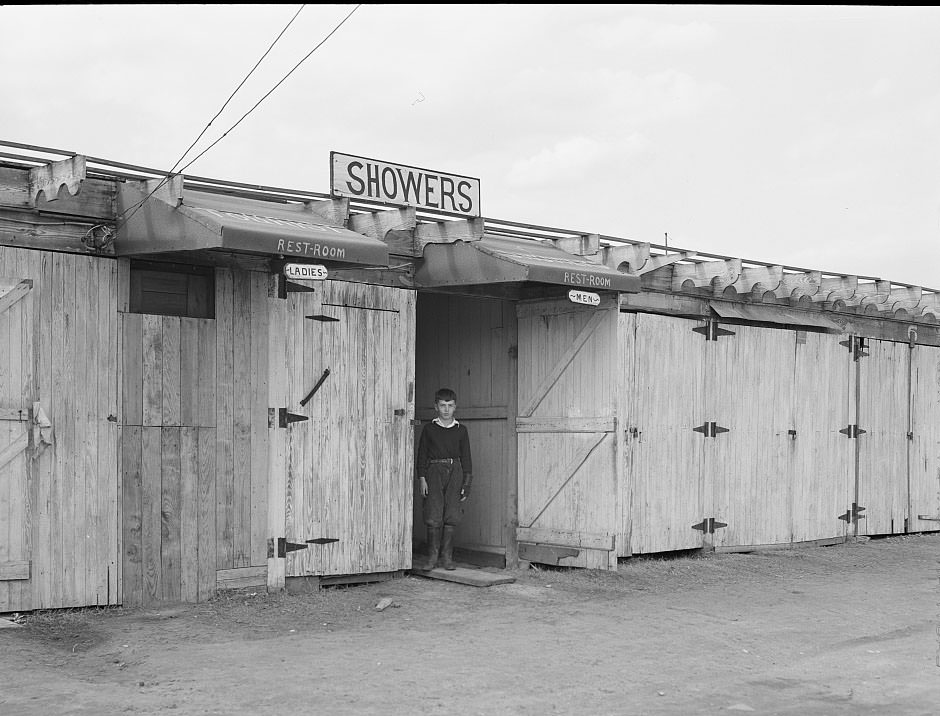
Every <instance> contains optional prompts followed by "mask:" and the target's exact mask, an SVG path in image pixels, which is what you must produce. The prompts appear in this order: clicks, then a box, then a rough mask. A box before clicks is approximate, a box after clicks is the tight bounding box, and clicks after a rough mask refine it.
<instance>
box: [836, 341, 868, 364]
mask: <svg viewBox="0 0 940 716" xmlns="http://www.w3.org/2000/svg"><path fill="white" fill-rule="evenodd" d="M839 345H840V346H845V347H846V348H848V349H849V353H851V354H852V360H855V361H857V360H858V359H859V358H866V357H867V356H868V351H867V350H865V349H866V348H867V347H868V344H867V343H865V339H864V338H862V337H860V336H849V337H848V338H846V339H845V340H844V341H839Z"/></svg>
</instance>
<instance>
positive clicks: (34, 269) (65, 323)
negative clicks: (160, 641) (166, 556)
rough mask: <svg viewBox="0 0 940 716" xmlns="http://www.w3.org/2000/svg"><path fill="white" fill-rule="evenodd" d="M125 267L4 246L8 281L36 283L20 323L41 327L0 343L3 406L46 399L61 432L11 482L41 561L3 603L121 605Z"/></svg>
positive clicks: (16, 316) (10, 607)
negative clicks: (120, 283)
mask: <svg viewBox="0 0 940 716" xmlns="http://www.w3.org/2000/svg"><path fill="white" fill-rule="evenodd" d="M116 266H117V263H116V262H115V261H113V260H108V259H102V258H95V257H90V256H79V255H73V254H55V253H49V252H39V251H31V250H26V249H16V248H9V247H0V277H15V278H26V279H30V280H31V281H32V282H33V288H32V291H31V292H30V295H29V296H28V297H27V298H25V299H23V301H20V302H19V303H18V304H17V306H16V307H14V309H15V310H14V311H13V313H12V314H10V316H11V318H9V319H8V320H13V321H14V322H17V321H19V322H20V324H19V325H20V330H21V331H22V330H24V329H25V328H26V327H27V326H26V324H27V323H28V324H31V327H30V328H29V330H30V331H31V335H29V336H27V337H26V338H25V343H24V341H23V340H22V339H21V340H20V341H19V343H18V345H16V347H14V343H13V342H12V341H6V340H4V341H3V344H2V345H0V394H2V395H3V396H4V398H3V399H2V400H0V403H5V402H6V401H7V400H14V399H15V400H16V402H23V401H24V400H28V401H29V403H30V404H32V403H33V402H38V403H39V405H41V406H42V409H43V411H44V412H45V414H46V415H47V416H48V418H49V421H50V422H51V423H52V434H53V438H52V442H53V444H52V445H51V446H46V447H45V448H44V449H36V448H34V447H30V453H29V459H30V460H31V461H32V465H31V466H30V467H29V468H28V469H27V472H26V480H25V481H24V480H23V478H22V474H21V475H20V477H18V478H17V480H16V481H15V482H14V483H11V484H9V485H8V486H7V488H6V490H7V495H8V497H7V499H8V500H10V507H9V508H8V509H9V510H10V511H11V512H13V511H16V512H18V513H19V514H20V515H21V516H22V517H21V520H20V521H19V525H20V526H19V527H12V528H11V527H10V526H9V525H6V524H5V525H4V526H3V528H2V530H3V531H4V532H5V531H6V530H7V529H13V530H14V531H15V533H16V534H15V535H14V536H16V535H20V534H22V537H17V539H25V540H26V548H27V550H28V553H29V559H30V567H29V579H28V580H21V579H17V580H0V611H14V610H29V609H42V608H53V607H72V606H84V605H98V604H101V605H105V604H117V603H119V601H120V583H121V580H120V561H119V553H120V547H119V543H118V534H119V532H118V530H119V519H120V518H119V514H118V504H119V499H118V480H117V462H118V461H117V423H116V422H115V421H116V419H117V418H116V416H117V415H118V362H117V353H116V351H115V346H116V345H117V344H118V338H117V334H118V324H117V314H116V305H117V302H116V290H117V277H116ZM24 301H25V303H24ZM23 311H25V314H24V313H22V312H23ZM8 330H9V326H8ZM20 335H21V336H22V335H23V334H22V333H21V334H20ZM24 487H25V490H26V491H25V494H24V492H23V488H24ZM0 489H2V488H0ZM0 499H2V498H0ZM14 501H15V503H14ZM10 524H11V525H12V522H11V523H10ZM21 529H23V530H25V531H24V532H22V533H21V532H20V531H19V530H21ZM8 539H11V538H9V537H8ZM11 545H12V539H11ZM22 547H23V545H22V544H20V545H18V546H17V547H15V549H17V550H22ZM0 561H2V560H0Z"/></svg>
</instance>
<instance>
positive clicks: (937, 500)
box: [908, 346, 940, 532]
mask: <svg viewBox="0 0 940 716" xmlns="http://www.w3.org/2000/svg"><path fill="white" fill-rule="evenodd" d="M911 433H912V436H911V438H912V439H911V445H910V457H909V463H908V464H909V468H908V469H909V477H908V480H909V483H910V521H909V525H908V526H909V529H910V530H911V531H912V532H927V531H935V530H938V529H940V348H935V347H933V346H915V347H914V350H913V352H912V354H911ZM924 518H929V519H924Z"/></svg>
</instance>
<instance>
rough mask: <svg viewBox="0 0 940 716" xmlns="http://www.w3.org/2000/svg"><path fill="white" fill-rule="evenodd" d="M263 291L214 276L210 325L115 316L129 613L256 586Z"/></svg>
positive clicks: (261, 555)
mask: <svg viewBox="0 0 940 716" xmlns="http://www.w3.org/2000/svg"><path fill="white" fill-rule="evenodd" d="M267 294H268V276H267V274H262V273H258V272H241V271H233V270H230V269H218V270H217V271H216V297H215V305H216V317H215V319H214V320H213V319H193V318H178V317H174V316H157V315H142V314H132V313H123V314H122V325H123V349H122V355H123V363H124V371H123V404H124V411H123V428H122V440H121V443H122V447H123V455H122V470H121V474H122V484H123V513H124V525H123V537H124V550H123V563H124V588H125V592H124V604H126V605H138V604H151V603H157V602H162V601H180V600H182V601H190V602H196V601H204V600H205V599H208V598H209V597H211V596H212V595H213V594H214V593H215V590H216V587H217V585H218V584H219V583H220V582H230V581H231V580H233V579H238V578H240V577H241V578H247V577H244V576H243V575H250V579H248V581H249V582H250V583H254V584H259V585H260V584H263V583H264V573H263V572H264V568H265V567H266V563H267V516H268V515H267V489H268V484H267V480H268V453H267V450H268V427H267V412H268V386H267V380H268V377H267V361H268V331H267V310H268V305H267Z"/></svg>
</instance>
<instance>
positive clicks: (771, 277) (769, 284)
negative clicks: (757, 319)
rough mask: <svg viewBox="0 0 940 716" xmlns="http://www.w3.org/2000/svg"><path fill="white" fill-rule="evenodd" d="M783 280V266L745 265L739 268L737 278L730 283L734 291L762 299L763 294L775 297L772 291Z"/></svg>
mask: <svg viewBox="0 0 940 716" xmlns="http://www.w3.org/2000/svg"><path fill="white" fill-rule="evenodd" d="M782 280H783V266H747V267H746V268H743V269H741V274H740V275H739V276H738V280H737V281H735V282H734V284H732V285H731V287H730V288H733V289H734V290H735V292H736V293H739V294H749V295H750V296H751V297H752V298H753V299H755V300H758V301H762V300H764V294H766V293H769V294H770V298H772V299H774V298H776V294H775V293H774V291H775V290H776V288H777V286H779V285H780V282H781V281H782Z"/></svg>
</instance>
